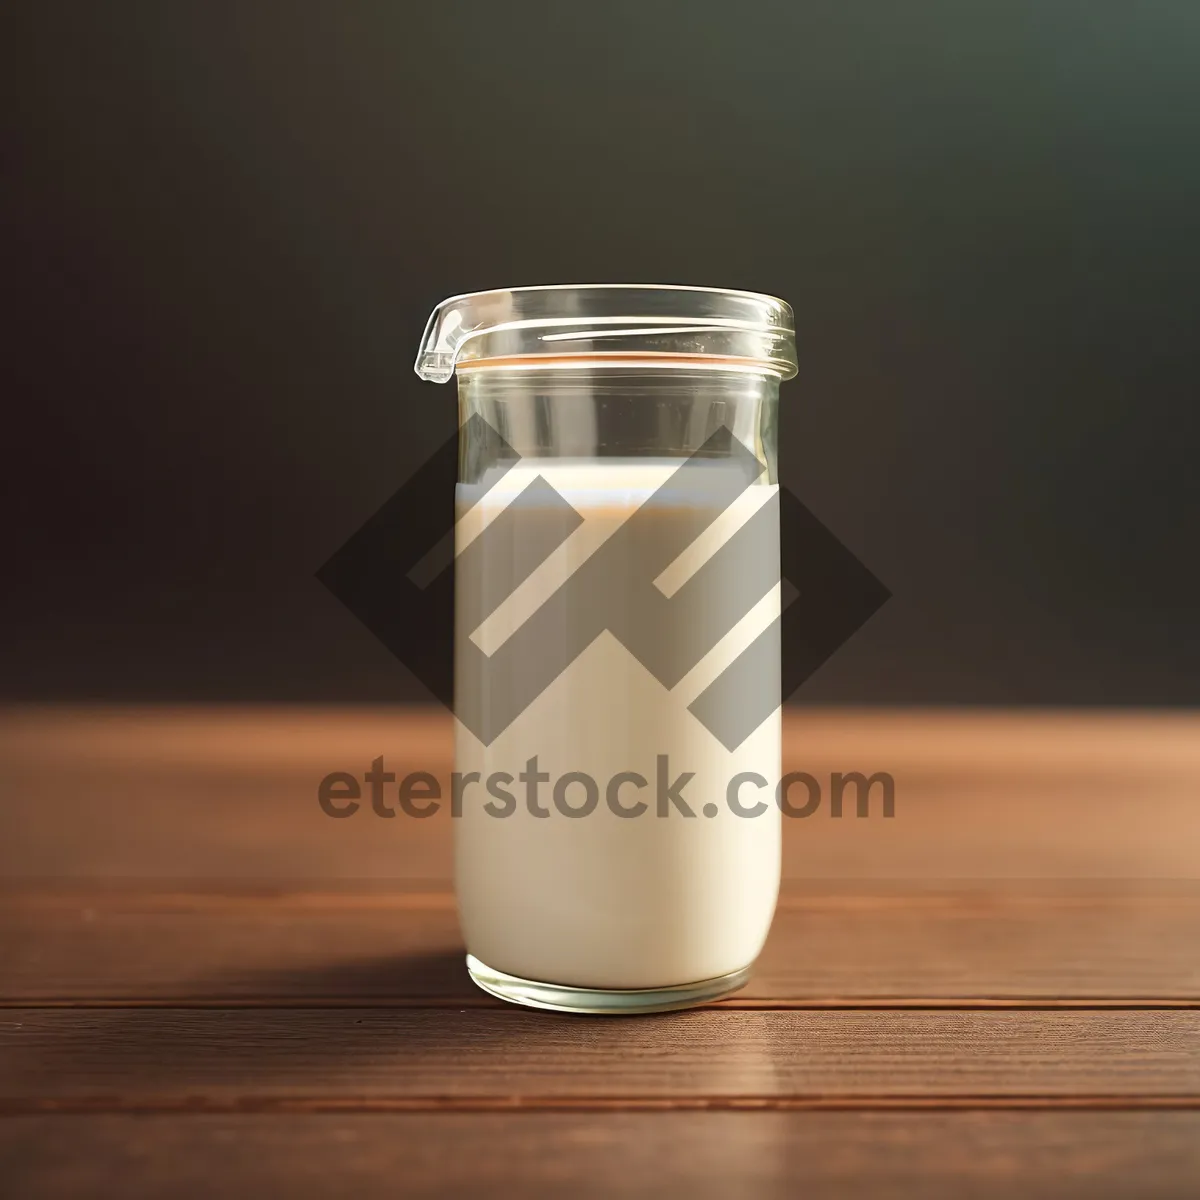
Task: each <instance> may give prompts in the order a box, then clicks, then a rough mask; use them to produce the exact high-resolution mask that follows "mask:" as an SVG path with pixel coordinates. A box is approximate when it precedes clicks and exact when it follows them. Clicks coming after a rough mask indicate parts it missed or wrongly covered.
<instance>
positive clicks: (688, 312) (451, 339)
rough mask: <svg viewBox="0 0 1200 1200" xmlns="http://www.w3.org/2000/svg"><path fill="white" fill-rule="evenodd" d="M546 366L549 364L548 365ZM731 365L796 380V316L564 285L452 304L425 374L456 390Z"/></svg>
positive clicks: (604, 286) (736, 298)
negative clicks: (459, 374)
mask: <svg viewBox="0 0 1200 1200" xmlns="http://www.w3.org/2000/svg"><path fill="white" fill-rule="evenodd" d="M539 359H542V360H545V361H542V362H538V361H537V360H539ZM596 359H611V360H613V363H614V365H616V364H618V363H620V362H624V361H630V360H632V361H636V362H639V363H643V364H646V365H657V366H680V365H703V360H709V361H710V362H712V364H713V365H731V366H737V367H742V368H748V369H754V370H758V371H767V372H770V373H772V374H775V375H778V376H779V377H780V378H782V379H791V378H792V376H794V375H795V374H796V372H797V370H798V364H797V361H796V326H795V318H794V317H793V316H792V310H791V308H790V307H789V306H788V305H787V304H786V303H785V302H784V301H782V300H779V299H776V297H774V296H765V295H762V294H760V293H758V292H737V291H724V290H722V289H720V288H701V287H680V286H671V285H668V286H660V285H657V284H643V283H588V284H556V285H553V286H547V287H520V288H506V289H503V290H498V291H493V292H472V293H471V294H469V295H466V296H451V297H450V299H449V300H443V301H442V302H441V304H439V305H438V306H437V308H435V309H434V310H433V314H432V316H430V318H429V324H428V325H427V326H426V327H425V336H424V337H423V338H422V339H421V348H420V351H419V352H418V354H417V362H416V372H417V374H418V375H419V376H420V377H421V378H422V379H427V380H430V381H432V382H433V383H446V382H447V381H448V380H449V379H450V378H451V377H452V376H453V374H454V371H455V369H456V368H458V367H466V366H470V365H475V364H478V365H480V366H483V365H485V364H490V365H495V366H503V365H512V366H542V367H550V366H560V365H561V366H570V365H573V364H578V363H580V362H581V361H585V360H586V361H588V362H594V361H595V360H596Z"/></svg>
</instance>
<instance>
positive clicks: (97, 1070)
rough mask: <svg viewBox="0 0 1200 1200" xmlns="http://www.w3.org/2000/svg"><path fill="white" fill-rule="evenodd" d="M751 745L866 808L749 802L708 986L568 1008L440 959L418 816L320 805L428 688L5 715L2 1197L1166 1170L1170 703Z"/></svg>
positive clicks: (426, 756) (1196, 1167) (1169, 1148)
mask: <svg viewBox="0 0 1200 1200" xmlns="http://www.w3.org/2000/svg"><path fill="white" fill-rule="evenodd" d="M786 743H787V760H788V761H787V764H786V765H787V766H788V768H789V769H803V770H808V771H810V772H812V773H813V774H815V775H817V776H818V777H821V776H822V773H828V772H830V771H833V770H843V771H847V770H861V771H867V772H870V771H875V770H884V771H889V772H890V773H891V774H892V775H893V776H894V778H895V780H896V815H895V816H894V817H893V818H892V819H890V820H886V819H884V818H882V817H881V816H878V815H874V816H871V817H868V818H866V819H858V818H857V817H854V816H852V815H847V816H844V817H843V818H842V819H840V820H838V819H834V818H832V817H830V816H829V814H828V811H827V810H826V811H819V812H818V814H817V815H816V816H814V817H813V818H810V819H808V820H803V821H787V822H785V827H786V833H785V853H784V874H785V885H784V891H783V896H782V899H781V902H780V907H779V913H778V916H777V918H776V922H775V926H774V929H773V932H772V935H771V939H770V941H769V944H768V946H767V949H766V951H765V953H764V955H763V957H762V960H761V962H760V964H759V967H758V970H757V973H756V975H755V977H754V979H753V981H752V983H751V984H750V986H749V987H747V988H746V989H745V990H744V991H743V992H742V993H740V994H739V995H737V996H736V997H734V998H732V999H729V1000H725V1001H723V1002H720V1003H718V1004H714V1005H712V1006H709V1007H707V1008H705V1009H700V1010H695V1011H691V1012H686V1013H680V1014H669V1015H663V1016H654V1017H640V1018H607V1019H600V1018H578V1017H568V1016H558V1015H553V1014H548V1013H537V1012H530V1011H524V1010H520V1009H516V1008H512V1007H507V1006H505V1005H502V1004H500V1003H499V1002H496V1001H493V1000H491V999H490V998H489V997H487V996H485V995H483V994H482V993H480V992H478V991H476V990H475V989H474V988H473V987H472V986H471V984H470V983H469V981H468V979H467V977H466V974H465V971H464V969H463V965H462V946H461V942H460V939H459V934H458V931H457V926H456V922H455V914H454V904H453V898H452V895H451V888H450V825H451V822H450V821H449V820H448V819H446V818H445V817H444V815H442V814H439V815H438V816H437V817H434V818H431V819H429V820H424V821H416V820H412V819H400V820H394V821H384V820H381V819H380V818H377V817H374V816H373V815H372V814H370V813H369V812H360V813H359V814H357V815H356V816H355V817H354V818H352V819H347V820H340V821H333V820H330V819H329V818H327V817H325V816H324V815H323V814H322V813H321V812H320V810H319V808H318V805H317V802H316V788H317V781H318V780H319V779H320V778H321V777H322V776H323V775H325V774H326V773H327V772H329V771H333V770H347V771H351V772H354V773H357V774H359V775H361V774H362V773H363V771H365V770H366V769H367V768H368V766H369V764H370V762H371V760H372V759H373V758H374V757H376V756H377V755H379V754H383V755H384V756H385V759H386V761H387V765H388V767H389V769H396V770H397V771H398V772H399V771H407V770H413V769H421V768H426V769H432V770H435V771H436V772H438V773H441V774H443V775H444V774H445V773H446V772H448V770H449V754H450V731H449V728H448V725H447V721H446V719H445V717H444V716H440V715H438V714H436V713H432V712H424V711H411V710H409V711H405V710H385V709H372V710H365V711H354V710H345V709H343V710H338V711H314V710H310V709H300V708H293V709H270V710H263V709H257V710H253V709H245V710H232V709H225V708H213V709H198V710H166V709H162V710H131V709H123V710H98V709H92V710H68V709H13V710H9V711H8V712H7V713H5V714H4V716H3V721H2V723H0V772H2V779H3V785H4V792H3V809H2V813H0V884H2V887H3V892H2V894H0V1004H2V1005H3V1007H2V1008H0V1114H2V1115H0V1192H3V1193H4V1194H6V1195H12V1196H21V1197H36V1196H43V1195H59V1196H61V1195H71V1194H78V1195H94V1196H105V1197H107V1196H112V1195H122V1196H150V1195H164V1194H169V1195H182V1196H193V1195H194V1196H197V1197H200V1196H204V1197H208V1196H212V1195H222V1194H231V1195H243V1194H263V1193H266V1194H281V1195H288V1196H293V1197H294V1196H308V1195H312V1196H324V1195H328V1194H330V1193H331V1192H337V1193H345V1194H353V1195H355V1196H360V1197H368V1196H376V1195H378V1196H394V1195H397V1194H400V1195H405V1196H424V1195H455V1194H461V1195H470V1194H477V1195H483V1194H485V1193H486V1194H493V1195H494V1194H502V1195H506V1194H512V1195H520V1196H542V1195H545V1196H561V1195H571V1196H581V1195H582V1196H590V1195H595V1196H611V1195H614V1194H630V1195H639V1196H640V1195H645V1196H656V1197H657V1196H664V1195H665V1196H668V1197H670V1196H675V1195H696V1196H714V1197H727V1196H730V1195H758V1194H763V1195H780V1196H793V1195H797V1194H804V1195H805V1196H808V1197H811V1196H825V1195H837V1196H844V1195H863V1196H871V1197H880V1196H913V1197H936V1196H943V1195H944V1196H962V1195H970V1196H972V1197H973V1198H978V1197H986V1196H993V1195H995V1196H1000V1195H1003V1196H1012V1195H1014V1194H1017V1195H1021V1196H1023V1197H1029V1196H1043V1195H1044V1196H1060V1195H1080V1196H1084V1195H1087V1196H1113V1197H1117V1196H1121V1197H1125V1196H1139V1197H1145V1196H1172V1197H1174V1196H1181V1197H1182V1196H1189V1197H1190V1196H1195V1195H1200V718H1198V717H1197V716H1195V715H1166V714H1158V715H1149V714H1147V715H1120V714H1111V715H1079V714H1028V715H1020V714H1012V713H1007V714H1006V713H986V714H957V715H956V714H950V713H913V714H904V713H887V712H879V713H855V712H805V713H802V714H795V715H792V716H789V718H788V728H787V738H786Z"/></svg>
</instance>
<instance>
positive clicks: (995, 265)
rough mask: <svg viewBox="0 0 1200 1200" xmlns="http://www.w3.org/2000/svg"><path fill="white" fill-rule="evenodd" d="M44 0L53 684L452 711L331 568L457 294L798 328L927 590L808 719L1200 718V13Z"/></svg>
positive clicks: (36, 228)
mask: <svg viewBox="0 0 1200 1200" xmlns="http://www.w3.org/2000/svg"><path fill="white" fill-rule="evenodd" d="M6 11H7V12H8V14H9V15H7V16H6V17H4V18H3V19H2V22H3V24H2V28H0V39H2V44H3V47H4V50H3V53H4V55H5V57H6V59H8V61H7V63H5V64H4V69H3V74H2V82H0V88H3V91H4V93H5V95H4V113H5V114H6V115H5V116H4V118H3V120H4V122H5V124H6V126H7V128H6V129H5V130H4V140H3V157H2V169H3V180H2V183H3V187H2V194H0V214H2V219H3V229H4V258H3V278H4V283H5V291H6V293H7V303H6V306H5V308H6V315H5V317H4V320H3V330H4V336H3V345H4V353H3V358H2V362H0V372H2V378H0V385H2V388H3V396H4V413H5V421H4V426H5V431H4V434H3V435H2V437H0V445H3V447H4V472H3V476H4V487H5V490H6V492H7V493H8V498H7V502H6V504H5V506H4V507H5V513H6V517H5V522H6V526H7V529H6V531H5V546H6V554H7V559H8V567H9V570H8V571H7V572H6V580H5V582H4V584H3V589H2V600H0V604H2V632H0V654H2V660H3V664H4V666H3V673H2V678H0V687H2V689H3V694H4V695H5V696H7V697H8V698H10V699H18V698H23V699H31V698H36V699H71V698H75V699H86V698H123V699H135V698H140V699H221V698H240V699H273V700H275V699H284V700H288V699H295V700H321V699H325V700H371V699H415V698H419V697H420V696H421V695H422V692H421V689H420V687H419V685H418V684H416V683H415V681H414V680H413V679H412V678H411V677H410V676H409V675H408V674H407V673H406V672H405V670H404V669H403V668H402V667H400V666H399V665H398V664H397V663H396V662H395V661H394V660H393V659H392V658H391V657H390V656H389V655H388V653H387V652H386V651H385V650H384V649H383V648H382V647H381V646H380V645H379V644H378V643H376V642H375V641H374V639H373V638H372V637H371V635H370V634H368V633H367V632H366V631H365V630H364V629H363V628H361V627H360V626H359V625H358V624H357V623H356V622H355V620H354V619H353V618H352V617H351V616H350V615H349V614H348V613H347V612H346V611H345V610H344V609H342V608H341V607H340V605H339V604H338V603H337V601H335V600H334V599H333V598H332V597H331V596H330V595H328V594H327V593H326V592H325V591H324V589H323V588H322V587H321V585H320V584H319V583H317V582H316V581H315V580H314V578H313V572H314V571H315V570H316V568H317V567H318V566H320V564H321V563H322V562H324V560H325V559H326V558H327V557H328V556H329V555H330V554H331V553H332V552H333V551H334V550H335V549H337V547H338V546H339V545H341V544H342V542H343V541H344V540H345V539H346V538H347V537H348V536H349V535H350V534H351V533H352V532H353V531H354V530H356V529H357V528H358V527H359V526H360V525H361V523H362V522H363V521H364V520H365V518H366V517H367V516H368V515H370V513H372V512H373V511H374V510H375V509H376V508H377V507H378V506H379V505H380V504H381V503H382V502H383V501H384V500H385V499H386V498H387V497H388V496H389V495H390V494H391V493H392V492H393V491H394V490H395V489H396V487H397V486H398V485H399V484H400V482H401V481H402V480H403V479H404V478H405V477H406V476H407V475H408V474H409V473H410V472H411V471H412V470H413V469H414V468H415V467H416V466H417V465H418V464H419V463H420V462H421V461H422V460H423V459H424V458H425V457H426V456H428V455H429V454H430V453H431V452H432V451H433V450H434V449H435V448H436V447H437V446H438V445H439V444H440V443H441V442H442V440H443V439H444V438H445V437H447V436H449V435H450V434H451V432H452V431H453V428H454V406H453V393H452V390H451V389H450V388H437V387H434V386H432V385H426V384H421V383H420V382H419V381H418V380H417V379H416V377H415V376H414V375H413V373H412V369H411V364H412V359H413V356H414V353H415V350H416V346H417V341H418V338H419V336H420V333H421V330H422V327H423V324H424V321H425V318H426V316H427V314H428V311H429V310H430V309H431V308H432V306H433V305H434V304H435V303H436V302H437V301H438V300H440V299H441V298H442V297H444V296H446V295H449V294H451V293H455V292H461V291H469V290H475V289H480V288H488V287H496V286H505V285H513V284H529V283H545V282H573V281H622V280H633V281H648V282H680V283H693V284H710V285H717V286H727V287H738V288H750V289H758V290H763V291H769V292H773V293H775V294H778V295H781V296H784V297H786V298H787V299H788V300H790V301H791V303H792V305H793V307H794V308H795V310H796V317H797V326H798V329H799V342H800V358H801V373H800V377H799V378H798V380H796V381H795V382H793V383H791V384H789V385H787V388H786V391H785V406H784V413H783V418H782V420H783V434H782V447H781V476H782V478H783V481H784V482H785V483H786V484H788V485H789V486H790V487H791V488H792V489H793V490H794V491H795V492H796V493H797V494H798V495H799V496H800V497H801V499H803V500H804V501H805V503H806V504H808V505H809V507H810V508H812V509H813V510H814V511H815V512H816V514H817V515H818V516H819V517H820V518H821V519H822V520H823V521H824V522H825V523H826V524H827V525H828V526H829V527H830V528H831V529H832V530H833V531H834V532H835V533H836V534H837V535H838V536H839V537H840V538H841V539H842V541H844V542H845V543H846V544H847V545H848V546H849V547H850V548H851V549H852V550H853V551H854V552H855V553H856V554H857V555H858V556H859V557H860V558H861V559H862V560H863V561H864V562H865V563H866V564H867V565H868V566H869V567H870V568H871V569H872V570H873V571H874V572H875V573H876V574H877V575H878V576H879V577H880V578H881V579H882V580H883V581H884V582H885V583H886V584H887V585H888V586H889V587H890V589H891V590H892V592H893V593H894V598H893V599H892V600H891V601H890V602H889V603H888V605H887V606H886V607H885V608H884V609H883V610H882V611H881V612H880V613H879V614H878V615H877V616H876V617H875V618H873V620H872V621H871V622H870V624H869V625H868V626H867V627H866V628H865V629H864V630H863V631H862V632H860V633H859V634H858V635H857V637H856V638H855V639H854V640H853V641H852V642H851V643H850V644H848V645H847V646H845V647H844V648H843V649H842V650H841V651H840V652H839V653H838V654H837V656H836V657H835V658H834V659H833V660H832V661H830V662H829V663H828V664H827V665H826V666H825V667H824V668H823V669H822V670H821V671H820V672H819V673H818V674H817V675H815V676H814V677H813V678H812V679H811V680H810V681H809V682H808V684H807V685H806V686H805V687H804V688H803V689H802V690H801V692H800V693H799V694H798V696H797V699H799V700H803V701H822V702H830V701H833V702H863V703H882V702H933V703H955V702H988V703H995V702H1001V703H1031V704H1046V703H1110V704H1195V703H1198V702H1200V632H1198V628H1197V627H1198V621H1197V614H1198V612H1200V566H1198V561H1197V560H1198V557H1200V418H1198V415H1197V395H1198V393H1200V338H1198V331H1197V318H1198V316H1200V5H1196V4H1192V3H1189V2H1187V0H1181V2H1179V3H1174V4H1166V3H1140V4H1136V5H1135V4H1132V3H1070V4H1068V3H1056V2H1054V0H1043V2H1040V3H994V4H984V3H944V4H941V3H939V4H933V3H921V2H918V0H914V2H912V3H905V4H898V3H883V2H881V3H877V4H856V3H844V4H832V3H830V4H804V3H779V4H761V3H741V4H723V3H722V4H718V3H715V2H712V0H695V2H692V3H667V2H655V0H642V2H641V3H631V4H611V3H606V4H602V5H594V4H574V3H570V2H566V0H564V2H561V3H556V4H544V5H531V4H512V3H484V2H482V0H481V2H478V3H458V4H452V3H442V2H439V3H426V4H402V3H394V4H378V5H363V4H337V5H335V4H333V3H322V4H316V3H310V4H300V3H295V4H293V3H287V4H265V3H243V4H234V3H200V2H196V3H191V4H182V3H180V4H166V3H159V2H155V3H149V4H136V5H135V4H132V3H112V4H106V5H92V4H87V3H77V4H73V5H63V4H58V5H52V4H27V5H24V6H22V8H18V9H16V10H14V9H13V8H11V7H10V8H7V9H6Z"/></svg>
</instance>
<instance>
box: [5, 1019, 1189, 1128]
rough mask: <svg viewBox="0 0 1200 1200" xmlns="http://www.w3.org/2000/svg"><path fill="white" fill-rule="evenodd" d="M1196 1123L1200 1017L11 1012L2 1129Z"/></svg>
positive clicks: (6, 1047)
mask: <svg viewBox="0 0 1200 1200" xmlns="http://www.w3.org/2000/svg"><path fill="white" fill-rule="evenodd" d="M1115 1101H1119V1102H1121V1103H1122V1104H1171V1105H1176V1106H1178V1105H1183V1104H1187V1105H1195V1106H1200V1012H1194V1011H1180V1012H1054V1013H1046V1012H1020V1011H1009V1012H889V1011H881V1012H871V1013H867V1012H854V1011H835V1012H831V1011H792V1012H727V1011H722V1010H717V1009H710V1010H706V1011H700V1012H690V1013H683V1014H677V1015H673V1016H667V1017H661V1016H660V1017H644V1018H624V1019H610V1020H605V1019H586V1018H578V1017H566V1016H560V1015H557V1014H551V1013H533V1012H527V1011H518V1010H515V1009H504V1010H483V1009H479V1010H467V1011H458V1010H451V1009H360V1010H357V1011H347V1010H345V1009H341V1010H330V1009H300V1010H297V1009H291V1010H279V1009H234V1010H231V1009H212V1010H207V1011H198V1010H179V1009H159V1010H147V1009H103V1010H99V1009H86V1010H85V1009H17V1008H14V1009H8V1010H6V1011H5V1012H3V1013H0V1111H5V1112H23V1111H31V1110H34V1111H37V1110H56V1109H57V1110H68V1111H70V1110H74V1109H84V1110H89V1111H90V1110H99V1111H104V1110H121V1109H143V1110H163V1109H181V1110H187V1111H204V1110H216V1111H225V1110H253V1109H262V1110H270V1109H273V1108H274V1109H279V1108H284V1109H287V1108H296V1107H299V1108H309V1109H313V1108H315V1109H320V1108H323V1107H329V1108H338V1109H340V1108H345V1107H350V1108H354V1107H364V1108H388V1107H397V1108H410V1109H411V1108H431V1107H437V1106H439V1105H458V1106H460V1107H468V1108H482V1109H488V1108H503V1107H512V1106H514V1105H516V1106H521V1105H525V1106H531V1107H538V1106H542V1107H552V1108H553V1107H558V1106H561V1105H564V1104H576V1105H579V1104H583V1105H587V1106H597V1107H605V1106H609V1107H612V1106H616V1107H629V1106H636V1105H637V1104H639V1103H642V1104H647V1103H649V1104H651V1105H655V1104H659V1105H661V1104H666V1105H668V1106H678V1105H687V1106H693V1107H695V1106H701V1107H703V1106H711V1105H714V1104H716V1105H725V1106H750V1107H764V1106H765V1107H771V1106H772V1105H775V1106H778V1105H785V1106H786V1105H788V1104H792V1105H801V1106H814V1105H815V1106H830V1105H832V1106H839V1105H845V1104H848V1103H853V1104H858V1105H865V1106H868V1107H887V1106H894V1105H900V1106H903V1105H909V1104H913V1103H922V1104H928V1103H931V1102H935V1103H952V1102H956V1103H964V1104H974V1105H986V1104H995V1103H1000V1104H1029V1103H1047V1102H1060V1103H1070V1104H1088V1105H1096V1104H1105V1103H1112V1102H1115Z"/></svg>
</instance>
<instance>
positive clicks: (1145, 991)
mask: <svg viewBox="0 0 1200 1200" xmlns="http://www.w3.org/2000/svg"><path fill="white" fill-rule="evenodd" d="M0 945H3V946H4V948H5V952H4V954H3V956H2V957H0V1003H6V1004H10V1005H11V1004H30V1003H79V1002H107V1003H112V1002H116V1003H122V1002H124V1003H129V1002H138V1003H158V1004H176V1003H209V1004H217V1005H221V1004H230V1003H234V1004H239V1005H240V1004H255V1005H268V1006H270V1005H280V1004H307V1005H325V1004H346V1005H363V1006H377V1005H381V1004H384V1005H387V1004H397V1003H399V1004H403V1003H408V1002H411V1003H419V1004H428V1003H444V1004H450V1005H458V1004H476V1005H486V1006H491V1005H494V1004H496V1003H498V1002H495V1001H492V1000H491V999H490V998H489V997H487V996H485V995H484V994H483V993H482V992H480V991H479V990H478V989H476V988H474V987H473V986H472V985H471V983H470V981H469V979H468V978H467V976H466V972H465V969H464V967H463V962H462V959H463V953H464V951H463V947H462V943H461V939H460V935H459V932H458V923H457V918H456V916H455V912H454V902H453V897H452V896H451V895H449V894H448V893H443V892H433V893H428V892H422V891H401V892H374V891H357V892H354V891H352V892H341V893H338V892H325V893H305V892H300V893H292V892H281V891H278V890H271V889H263V890H259V891H243V892H240V893H231V894H221V893H158V892H142V891H130V890H123V889H95V888H91V889H85V890H76V891H65V892H50V893H44V892H34V893H21V892H15V893H13V892H10V893H8V894H4V895H0ZM1198 947H1200V886H1197V885H1176V886H1166V885H1160V886H1158V887H1155V888H1150V887H1149V886H1148V885H1138V886H1136V887H1125V888H1108V889H1104V890H1097V889H1095V888H1087V889H1079V888H1075V887H1061V888H1058V889H1056V890H1046V889H1045V888H1044V887H1043V888H1040V889H1039V888H1014V887H1010V888H1005V889H1000V888H990V889H980V888H978V887H976V888H956V889H940V890H930V889H922V890H916V891H914V890H912V889H905V888H893V889H890V890H881V889H878V888H877V889H875V890H873V891H862V890H857V889H856V890H847V889H840V890H839V889H834V888H832V887H829V886H821V885H815V884H814V885H809V886H808V887H798V886H793V887H791V888H789V889H788V890H787V891H786V892H785V893H784V895H783V897H782V898H781V902H780V907H779V911H778V913H777V916H776V920H775V924H774V926H773V928H772V932H771V936H770V938H769V940H768V942H767V946H766V948H765V950H764V952H763V955H762V957H761V959H760V960H759V965H758V968H757V970H756V972H755V975H754V977H753V979H752V980H751V983H750V985H749V986H748V987H747V988H745V989H744V990H743V991H742V992H741V993H739V995H738V996H736V997H734V998H733V999H732V1000H731V1001H728V1002H725V1003H726V1005H727V1006H746V1005H748V1004H766V1003H773V1004H804V1005H811V1006H817V1005H821V1006H829V1007H838V1006H843V1007H844V1006H850V1007H855V1006H862V1005H863V1004H865V1003H875V1004H881V1005H883V1004H897V1003H902V1004H916V1005H957V1004H963V1003H971V1004H981V1005H985V1004H995V1005H1011V1004H1021V1003H1030V1004H1041V1005H1044V1004H1046V1003H1056V1004H1072V1003H1074V1004H1079V1005H1089V1006H1090V1005H1097V1004H1121V1003H1125V1004H1143V1005H1144V1004H1159V1005H1162V1004H1171V1003H1176V1004H1185V1003H1190V1004H1196V1005H1198V1006H1200V952H1198Z"/></svg>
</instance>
